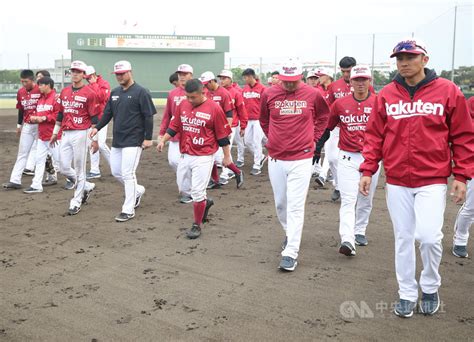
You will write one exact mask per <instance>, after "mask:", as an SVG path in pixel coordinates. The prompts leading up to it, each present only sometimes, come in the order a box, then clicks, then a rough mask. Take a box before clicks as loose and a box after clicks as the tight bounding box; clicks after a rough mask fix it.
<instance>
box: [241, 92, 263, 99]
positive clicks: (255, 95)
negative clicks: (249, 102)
mask: <svg viewBox="0 0 474 342" xmlns="http://www.w3.org/2000/svg"><path fill="white" fill-rule="evenodd" d="M243 95H244V98H246V99H259V98H260V93H257V92H256V91H246V92H244V93H243Z"/></svg>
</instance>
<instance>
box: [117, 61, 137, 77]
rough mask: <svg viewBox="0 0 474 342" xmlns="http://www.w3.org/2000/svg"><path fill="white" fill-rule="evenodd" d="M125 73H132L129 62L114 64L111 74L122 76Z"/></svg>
mask: <svg viewBox="0 0 474 342" xmlns="http://www.w3.org/2000/svg"><path fill="white" fill-rule="evenodd" d="M127 71H132V65H131V64H130V62H129V61H118V62H117V63H115V64H114V72H113V74H124V73H126V72H127Z"/></svg>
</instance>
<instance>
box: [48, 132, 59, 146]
mask: <svg viewBox="0 0 474 342" xmlns="http://www.w3.org/2000/svg"><path fill="white" fill-rule="evenodd" d="M57 143H58V135H57V134H53V135H52V136H51V139H49V146H51V147H54V146H56V144H57Z"/></svg>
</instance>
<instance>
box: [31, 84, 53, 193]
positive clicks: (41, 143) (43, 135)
mask: <svg viewBox="0 0 474 342" xmlns="http://www.w3.org/2000/svg"><path fill="white" fill-rule="evenodd" d="M38 87H39V90H40V92H41V97H40V99H39V100H38V103H37V105H36V113H35V115H31V116H30V122H31V123H36V124H38V146H37V149H36V165H35V175H34V177H33V182H32V183H31V186H30V187H29V188H27V189H26V190H24V191H23V192H24V193H26V194H33V193H40V192H43V186H42V180H43V174H44V171H45V162H46V158H47V157H48V154H52V155H53V158H54V160H55V161H59V149H58V147H56V146H50V144H49V140H50V139H51V135H52V133H53V129H54V126H55V123H56V117H57V116H58V113H59V103H58V101H57V98H56V91H55V90H54V81H53V80H52V79H51V78H50V77H48V76H44V77H41V78H40V79H39V80H38ZM60 137H61V132H58V140H59V139H60ZM53 170H54V168H53ZM51 176H54V178H55V179H57V178H56V174H52V175H51Z"/></svg>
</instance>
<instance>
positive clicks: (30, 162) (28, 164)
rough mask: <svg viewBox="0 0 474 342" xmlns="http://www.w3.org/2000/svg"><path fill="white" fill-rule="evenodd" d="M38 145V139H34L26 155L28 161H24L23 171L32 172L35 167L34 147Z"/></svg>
mask: <svg viewBox="0 0 474 342" xmlns="http://www.w3.org/2000/svg"><path fill="white" fill-rule="evenodd" d="M37 145H38V138H36V139H35V141H34V142H33V145H31V150H30V153H29V154H28V160H27V161H26V167H25V169H28V170H30V171H33V170H34V169H35V165H36V147H37Z"/></svg>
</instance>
